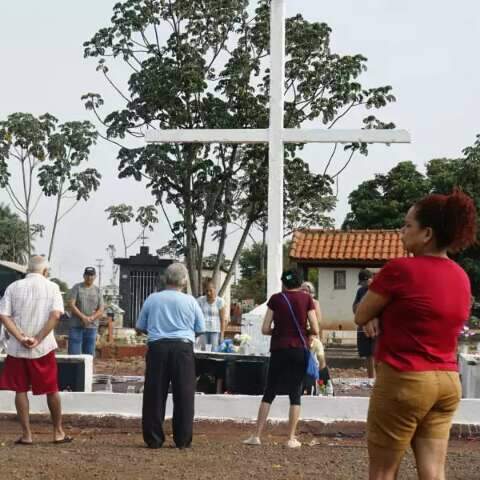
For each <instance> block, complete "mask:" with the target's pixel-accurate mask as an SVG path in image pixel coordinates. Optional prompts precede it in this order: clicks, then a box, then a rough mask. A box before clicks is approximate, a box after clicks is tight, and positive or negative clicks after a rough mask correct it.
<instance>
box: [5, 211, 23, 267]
mask: <svg viewBox="0 0 480 480" xmlns="http://www.w3.org/2000/svg"><path fill="white" fill-rule="evenodd" d="M0 258H1V259H2V260H7V261H9V262H16V263H20V264H26V263H27V260H28V235H27V225H26V223H25V222H23V221H22V220H21V219H20V218H19V216H18V215H17V214H15V213H13V212H12V211H11V210H10V208H9V207H8V205H2V204H0Z"/></svg>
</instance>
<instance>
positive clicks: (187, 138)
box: [146, 128, 268, 143]
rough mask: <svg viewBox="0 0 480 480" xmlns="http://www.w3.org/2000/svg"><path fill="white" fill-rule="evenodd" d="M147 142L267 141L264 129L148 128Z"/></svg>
mask: <svg viewBox="0 0 480 480" xmlns="http://www.w3.org/2000/svg"><path fill="white" fill-rule="evenodd" d="M146 141H147V143H268V130H266V129H253V128H252V129H245V130H240V129H238V130H237V129H235V130H222V129H215V130H208V129H205V130H202V129H198V128H197V129H194V130H150V131H149V132H147V135H146Z"/></svg>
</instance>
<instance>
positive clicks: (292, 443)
mask: <svg viewBox="0 0 480 480" xmlns="http://www.w3.org/2000/svg"><path fill="white" fill-rule="evenodd" d="M301 446H302V444H301V443H300V442H299V441H298V440H297V439H296V438H291V439H290V440H289V441H288V442H287V447H288V448H300V447H301Z"/></svg>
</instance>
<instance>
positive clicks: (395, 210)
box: [343, 137, 480, 297]
mask: <svg viewBox="0 0 480 480" xmlns="http://www.w3.org/2000/svg"><path fill="white" fill-rule="evenodd" d="M463 154H464V157H460V158H455V159H448V158H436V159H432V160H430V161H429V162H428V163H427V164H426V175H425V176H424V175H422V174H421V173H420V172H418V171H417V170H416V167H415V165H413V164H412V163H411V162H401V163H399V164H398V165H397V166H396V167H394V168H393V169H392V170H390V172H388V173H387V174H386V175H375V178H374V179H373V180H367V181H365V182H363V183H361V184H360V185H359V186H358V188H357V189H356V190H354V191H353V192H352V193H351V194H350V196H349V204H350V208H351V212H349V213H348V214H347V217H346V219H345V222H344V224H343V228H355V229H365V228H371V229H378V228H380V229H381V228H400V227H401V226H402V225H403V221H404V217H405V214H406V212H407V211H408V209H409V208H410V206H411V205H412V204H414V203H415V202H416V201H418V200H419V199H420V198H422V197H423V196H425V195H427V194H429V193H440V194H444V195H447V194H449V193H451V192H452V191H453V189H454V188H461V189H462V190H463V191H465V192H466V193H468V194H469V195H470V196H471V197H472V198H473V200H474V201H475V204H476V207H477V213H478V215H480V137H477V140H476V142H475V143H474V145H473V146H471V147H468V148H466V149H464V150H463ZM452 258H453V259H454V260H455V261H457V262H458V263H459V264H460V265H461V266H462V267H463V268H464V269H465V271H466V272H467V273H468V275H469V277H470V280H471V283H472V290H473V292H474V295H475V296H476V297H479V296H480V267H479V265H480V247H479V246H478V245H474V246H472V247H470V248H468V249H467V250H465V251H464V252H461V253H459V254H456V255H454V256H453V257H452Z"/></svg>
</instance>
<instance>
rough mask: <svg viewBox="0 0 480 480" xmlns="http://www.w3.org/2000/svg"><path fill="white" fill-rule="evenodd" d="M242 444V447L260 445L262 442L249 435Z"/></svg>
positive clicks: (258, 438)
mask: <svg viewBox="0 0 480 480" xmlns="http://www.w3.org/2000/svg"><path fill="white" fill-rule="evenodd" d="M242 443H243V444H244V445H261V444H262V442H261V441H260V437H256V436H255V435H251V436H250V437H248V438H247V439H246V440H244V441H243V442H242Z"/></svg>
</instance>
